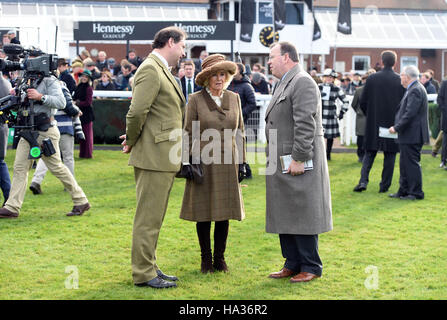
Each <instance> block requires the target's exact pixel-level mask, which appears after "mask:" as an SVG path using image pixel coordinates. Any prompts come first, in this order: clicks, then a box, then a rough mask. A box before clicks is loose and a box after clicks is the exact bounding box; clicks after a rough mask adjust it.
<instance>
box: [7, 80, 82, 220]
mask: <svg viewBox="0 0 447 320" xmlns="http://www.w3.org/2000/svg"><path fill="white" fill-rule="evenodd" d="M19 94H21V93H20V92H19ZM26 96H27V97H28V99H30V100H34V102H35V103H34V112H35V117H34V123H35V124H36V127H37V131H38V133H39V136H38V137H37V143H38V145H39V146H40V145H42V141H43V140H44V139H46V138H49V139H50V141H51V142H52V144H53V148H54V151H55V153H54V154H52V155H51V156H48V157H47V156H45V155H43V156H42V160H43V161H44V162H45V164H46V166H47V167H48V169H49V170H50V171H51V173H52V174H54V175H55V176H56V177H57V178H58V179H59V180H60V181H61V182H62V184H63V185H64V187H65V189H66V190H68V192H70V195H71V198H72V200H73V204H74V206H73V209H72V210H71V212H69V213H68V214H67V216H73V215H82V214H83V213H84V212H85V211H87V210H88V209H90V204H89V203H88V200H87V197H86V196H85V194H84V192H83V191H82V189H81V187H80V186H79V185H78V183H77V182H76V180H75V179H74V177H73V175H72V174H71V172H70V170H69V169H68V168H67V167H66V166H65V165H64V164H63V163H62V161H61V156H60V150H59V139H60V133H59V130H58V129H57V127H56V121H55V120H54V116H53V115H54V113H55V111H56V109H63V108H65V104H66V103H65V97H64V94H63V92H62V89H61V85H60V83H59V80H57V79H56V77H54V76H48V77H44V78H43V79H42V81H41V82H40V83H39V84H38V85H37V89H33V88H30V89H27V90H26ZM29 152H30V144H29V142H28V141H26V140H25V139H24V138H20V140H19V143H18V145H17V151H16V157H15V161H14V173H13V178H12V185H11V192H10V194H9V198H8V201H7V202H6V204H5V205H4V207H3V208H1V209H0V218H17V217H18V216H19V212H20V209H21V207H22V204H23V200H24V198H25V193H26V185H27V182H28V172H29V170H30V169H31V166H32V162H33V160H32V159H28V155H29Z"/></svg>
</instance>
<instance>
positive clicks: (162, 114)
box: [126, 54, 185, 172]
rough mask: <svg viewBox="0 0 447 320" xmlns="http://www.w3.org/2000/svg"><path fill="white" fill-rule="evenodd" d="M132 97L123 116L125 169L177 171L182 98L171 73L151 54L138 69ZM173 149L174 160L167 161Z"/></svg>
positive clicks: (183, 107)
mask: <svg viewBox="0 0 447 320" xmlns="http://www.w3.org/2000/svg"><path fill="white" fill-rule="evenodd" d="M132 97H133V98H132V103H131V105H130V108H129V111H128V113H127V115H126V142H127V145H129V146H131V147H132V150H131V152H130V157H129V165H131V166H134V167H137V168H140V169H145V170H154V171H165V172H177V171H179V170H180V160H181V154H180V153H181V143H182V142H181V139H182V135H181V129H182V120H183V115H184V110H185V97H184V96H183V93H182V89H181V88H180V87H179V85H178V83H177V81H176V80H175V79H174V77H173V76H172V74H171V72H170V71H169V70H168V68H166V66H165V65H164V64H163V62H161V61H160V59H159V58H157V57H156V56H155V55H154V54H150V55H149V57H148V58H147V59H146V60H145V61H144V62H143V63H142V64H141V65H140V67H139V68H138V70H137V72H136V74H135V80H134V89H133V92H132ZM174 130H175V131H174ZM175 148H177V149H178V153H179V154H178V156H174V157H173V156H172V154H171V157H170V152H171V150H174V149H175Z"/></svg>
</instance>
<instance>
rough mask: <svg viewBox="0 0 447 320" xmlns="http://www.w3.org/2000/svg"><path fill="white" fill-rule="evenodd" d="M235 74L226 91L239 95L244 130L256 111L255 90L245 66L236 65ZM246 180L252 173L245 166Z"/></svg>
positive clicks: (247, 166) (248, 167)
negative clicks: (251, 115)
mask: <svg viewBox="0 0 447 320" xmlns="http://www.w3.org/2000/svg"><path fill="white" fill-rule="evenodd" d="M236 65H237V68H238V69H237V72H236V74H235V75H234V77H233V81H231V83H230V85H229V86H228V90H230V91H233V92H235V93H237V94H239V98H240V99H241V107H242V118H243V119H244V126H245V128H247V127H248V118H249V117H250V114H251V113H252V112H253V111H254V110H256V108H257V106H256V97H255V89H253V87H252V85H251V84H250V80H249V79H248V77H247V75H246V74H245V66H244V65H243V64H242V63H237V64H236ZM245 169H246V178H247V179H250V178H252V173H251V169H250V166H249V165H248V163H247V165H246V167H245Z"/></svg>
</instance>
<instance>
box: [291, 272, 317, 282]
mask: <svg viewBox="0 0 447 320" xmlns="http://www.w3.org/2000/svg"><path fill="white" fill-rule="evenodd" d="M319 277H320V276H317V275H316V274H313V273H309V272H300V273H298V274H297V275H296V276H294V277H292V278H291V279H290V282H292V283H295V282H309V281H311V280H312V279H315V278H319Z"/></svg>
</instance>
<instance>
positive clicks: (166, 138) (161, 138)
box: [155, 132, 171, 143]
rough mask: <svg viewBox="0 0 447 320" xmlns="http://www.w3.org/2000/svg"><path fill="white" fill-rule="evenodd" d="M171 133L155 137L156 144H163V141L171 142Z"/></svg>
mask: <svg viewBox="0 0 447 320" xmlns="http://www.w3.org/2000/svg"><path fill="white" fill-rule="evenodd" d="M170 134H171V132H162V133H159V134H157V135H156V136H155V143H159V142H163V141H169V135H170Z"/></svg>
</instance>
